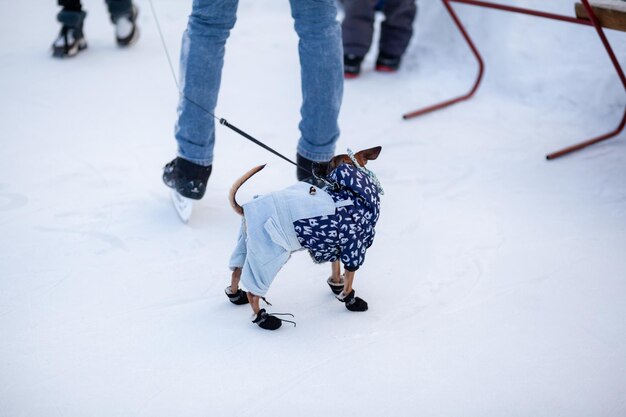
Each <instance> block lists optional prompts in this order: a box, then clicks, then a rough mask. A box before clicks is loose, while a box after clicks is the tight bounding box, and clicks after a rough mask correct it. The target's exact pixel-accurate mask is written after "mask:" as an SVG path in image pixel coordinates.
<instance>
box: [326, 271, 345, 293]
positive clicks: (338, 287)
mask: <svg viewBox="0 0 626 417" xmlns="http://www.w3.org/2000/svg"><path fill="white" fill-rule="evenodd" d="M326 282H327V283H328V286H329V287H330V290H331V291H332V292H333V294H335V295H339V294H341V291H343V275H342V276H341V281H340V282H338V283H337V282H334V281H333V277H329V278H328V279H327V280H326Z"/></svg>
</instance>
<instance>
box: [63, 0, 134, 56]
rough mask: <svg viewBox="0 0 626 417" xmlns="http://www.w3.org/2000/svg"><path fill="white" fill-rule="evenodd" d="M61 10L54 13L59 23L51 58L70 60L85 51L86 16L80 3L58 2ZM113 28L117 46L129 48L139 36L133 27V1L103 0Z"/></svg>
mask: <svg viewBox="0 0 626 417" xmlns="http://www.w3.org/2000/svg"><path fill="white" fill-rule="evenodd" d="M58 4H59V6H61V7H63V9H61V11H60V12H59V13H58V14H57V20H58V21H59V22H60V23H61V25H62V27H61V31H60V33H59V35H58V36H57V38H56V40H55V41H54V43H53V44H52V55H53V56H55V57H57V58H63V57H71V56H74V55H76V54H77V53H78V52H79V51H82V50H83V49H85V48H87V41H86V40H85V35H84V33H83V23H84V21H85V17H86V16H87V13H86V12H85V11H83V8H82V4H81V1H80V0H58ZM106 4H107V7H108V9H109V15H110V16H111V22H112V23H113V24H114V25H115V38H116V41H117V44H118V45H119V46H129V45H131V44H132V43H133V42H134V41H135V40H137V37H138V35H139V31H138V29H137V26H136V23H135V22H136V21H137V7H135V6H134V5H133V2H132V0H106Z"/></svg>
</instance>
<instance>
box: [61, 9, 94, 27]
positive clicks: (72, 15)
mask: <svg viewBox="0 0 626 417" xmlns="http://www.w3.org/2000/svg"><path fill="white" fill-rule="evenodd" d="M86 16H87V13H85V12H83V11H74V10H66V9H63V10H61V11H60V12H59V13H58V14H57V20H58V21H59V22H60V23H61V24H62V25H63V26H69V27H71V28H76V29H79V30H82V29H83V22H84V21H85V17H86Z"/></svg>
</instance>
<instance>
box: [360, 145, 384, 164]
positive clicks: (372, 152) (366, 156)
mask: <svg viewBox="0 0 626 417" xmlns="http://www.w3.org/2000/svg"><path fill="white" fill-rule="evenodd" d="M382 149H383V148H382V146H376V147H374V148H369V149H364V150H362V151H359V152H357V153H355V154H354V157H355V158H356V160H357V162H358V163H359V164H360V165H361V166H365V164H367V161H373V160H374V159H376V158H378V155H379V154H380V151H381V150H382Z"/></svg>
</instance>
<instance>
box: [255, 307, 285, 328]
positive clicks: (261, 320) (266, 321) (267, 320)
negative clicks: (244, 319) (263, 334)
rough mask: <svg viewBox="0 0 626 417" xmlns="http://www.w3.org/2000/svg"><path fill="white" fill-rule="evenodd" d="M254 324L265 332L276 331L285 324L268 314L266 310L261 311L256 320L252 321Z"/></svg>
mask: <svg viewBox="0 0 626 417" xmlns="http://www.w3.org/2000/svg"><path fill="white" fill-rule="evenodd" d="M252 323H254V324H256V325H257V326H259V327H260V328H262V329H265V330H276V329H278V328H279V327H280V326H282V324H283V322H282V320H281V319H279V318H278V317H275V316H272V315H269V314H267V312H266V311H265V309H264V308H262V309H261V310H259V312H258V313H257V315H256V318H255V319H254V320H252Z"/></svg>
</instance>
